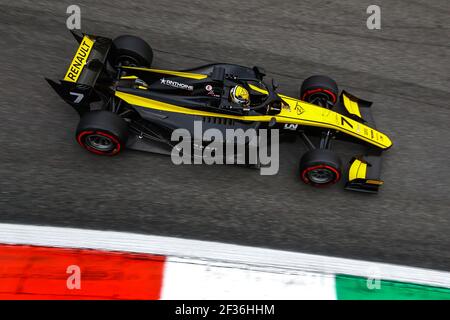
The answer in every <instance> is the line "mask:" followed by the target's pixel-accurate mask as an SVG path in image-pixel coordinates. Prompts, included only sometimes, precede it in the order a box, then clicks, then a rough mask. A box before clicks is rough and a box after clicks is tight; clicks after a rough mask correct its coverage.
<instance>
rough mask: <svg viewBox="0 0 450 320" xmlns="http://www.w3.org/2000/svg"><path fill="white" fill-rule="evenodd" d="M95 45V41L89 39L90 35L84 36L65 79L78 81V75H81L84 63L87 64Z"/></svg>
mask: <svg viewBox="0 0 450 320" xmlns="http://www.w3.org/2000/svg"><path fill="white" fill-rule="evenodd" d="M93 45H94V41H92V40H91V39H89V38H88V37H84V38H83V41H81V44H80V46H79V48H78V50H77V53H76V54H75V57H74V58H73V60H72V63H71V64H70V67H69V70H67V73H66V76H65V77H64V80H65V81H70V82H77V80H78V77H79V76H80V73H81V71H82V70H83V67H84V65H85V64H86V61H87V58H88V57H89V53H90V52H91V50H92V46H93Z"/></svg>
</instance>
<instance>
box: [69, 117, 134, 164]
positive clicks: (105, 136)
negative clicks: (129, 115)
mask: <svg viewBox="0 0 450 320" xmlns="http://www.w3.org/2000/svg"><path fill="white" fill-rule="evenodd" d="M76 139H77V142H78V143H79V144H80V145H81V146H82V147H83V148H85V149H86V150H88V151H90V152H92V153H95V154H99V155H107V156H113V155H116V154H118V153H119V152H121V151H122V150H123V149H124V147H125V144H126V142H127V139H128V126H127V123H126V122H125V121H124V120H123V119H122V118H121V117H119V116H118V115H117V114H115V113H112V112H109V111H105V110H96V111H91V112H87V113H85V114H84V115H83V116H82V117H81V119H80V122H79V123H78V127H77V132H76Z"/></svg>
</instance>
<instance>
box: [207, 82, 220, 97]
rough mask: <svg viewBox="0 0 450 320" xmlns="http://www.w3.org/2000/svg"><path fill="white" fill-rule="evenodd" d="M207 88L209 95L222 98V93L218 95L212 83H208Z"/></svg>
mask: <svg viewBox="0 0 450 320" xmlns="http://www.w3.org/2000/svg"><path fill="white" fill-rule="evenodd" d="M205 90H206V91H208V92H207V93H206V94H207V95H208V96H213V97H216V98H220V95H218V94H216V93H215V92H214V90H213V87H212V85H210V84H208V85H206V86H205Z"/></svg>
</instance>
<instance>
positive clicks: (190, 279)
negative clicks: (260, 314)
mask: <svg viewBox="0 0 450 320" xmlns="http://www.w3.org/2000/svg"><path fill="white" fill-rule="evenodd" d="M70 266H76V267H79V271H80V284H81V285H80V288H68V286H67V281H68V277H70V275H71V273H70V270H69V269H68V268H69V267H70ZM355 277H357V278H355ZM361 279H363V280H364V281H362V280H361ZM366 280H367V281H366ZM377 280H378V281H379V280H381V287H383V290H384V291H383V290H379V291H376V290H377V289H380V283H378V287H377ZM361 284H363V286H364V287H361V286H362V285H361ZM448 288H450V273H449V272H443V271H435V270H428V269H422V268H413V267H405V266H398V265H392V264H386V263H372V262H366V261H360V260H352V259H342V258H334V257H326V256H319V255H312V254H303V253H297V252H289V251H279V250H272V249H264V248H253V247H248V246H240V245H232V244H224V243H217V242H207V241H198V240H187V239H179V238H171V237H162V236H152V235H141V234H134V233H126V232H115V231H95V230H85V229H74V228H59V227H46V226H31V225H15V224H0V299H340V298H365V296H364V297H362V296H360V295H361V294H362V293H361V292H362V291H364V290H365V291H367V290H374V291H373V295H372V297H373V298H377V297H378V298H386V297H387V298H389V297H391V298H392V297H394V298H395V297H397V296H398V292H399V290H400V293H401V294H402V295H400V296H398V297H400V298H414V297H415V296H419V297H425V298H427V297H431V298H436V297H437V298H444V299H447V298H449V299H450V290H449V289H448ZM367 292H369V291H367ZM367 292H363V295H365V294H366V293H367ZM377 292H383V293H384V295H381V296H380V293H377ZM369 293H370V294H372V292H369ZM424 294H425V295H424Z"/></svg>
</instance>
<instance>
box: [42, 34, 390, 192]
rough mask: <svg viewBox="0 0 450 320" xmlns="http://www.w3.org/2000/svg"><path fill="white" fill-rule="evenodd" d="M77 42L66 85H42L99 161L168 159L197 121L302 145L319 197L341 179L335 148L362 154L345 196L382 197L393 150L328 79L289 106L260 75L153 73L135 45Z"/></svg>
mask: <svg viewBox="0 0 450 320" xmlns="http://www.w3.org/2000/svg"><path fill="white" fill-rule="evenodd" d="M72 34H73V36H74V37H75V39H76V40H77V41H78V43H79V47H78V50H77V52H76V54H75V56H74V58H73V60H72V63H71V64H70V66H69V68H68V70H67V72H66V74H65V76H64V79H63V80H61V81H58V82H56V81H53V80H50V79H46V80H47V81H48V83H49V84H50V85H51V86H52V87H53V89H54V90H55V91H56V92H57V93H58V94H59V96H60V97H61V98H62V99H64V100H65V101H66V102H67V103H68V104H70V105H71V106H72V107H73V108H74V109H75V110H76V111H77V112H78V114H79V115H80V122H79V124H78V127H77V130H76V140H77V142H78V143H79V144H80V145H81V146H82V147H83V148H85V149H86V150H88V151H90V152H92V153H94V154H98V155H109V156H112V155H117V154H119V153H120V152H122V151H123V150H124V149H126V148H129V149H135V150H142V151H150V152H157V153H163V154H168V155H170V154H171V152H173V148H174V141H172V133H173V132H174V130H176V129H180V128H182V129H185V130H187V131H188V132H192V133H194V132H193V131H194V130H195V129H194V123H195V122H197V121H200V122H201V123H202V125H203V129H205V130H207V129H210V128H214V129H217V130H220V131H221V132H226V130H227V129H242V130H246V129H267V130H269V131H271V130H279V132H280V134H283V135H295V136H297V137H300V138H301V139H302V140H303V142H304V143H305V145H306V147H307V151H306V152H305V153H304V154H303V156H302V157H301V159H300V170H299V177H300V179H301V180H302V181H303V182H305V183H306V184H310V185H312V186H318V187H321V186H327V185H331V184H334V183H336V182H337V181H339V180H340V179H341V176H342V163H341V160H340V157H339V156H338V155H337V154H336V153H335V152H334V151H332V150H331V148H332V146H333V143H332V142H333V141H334V140H335V139H339V140H346V141H350V142H354V143H357V144H360V145H363V146H364V147H365V148H366V152H365V153H364V154H361V155H355V156H354V157H353V158H352V159H351V160H350V164H349V167H348V173H347V174H346V185H345V188H346V189H349V190H354V191H362V192H370V193H376V192H377V191H378V189H379V187H380V185H382V184H383V181H382V180H381V179H380V172H381V153H382V152H383V151H384V150H387V149H389V148H390V147H391V146H392V142H391V140H390V139H389V137H388V136H387V135H386V134H384V133H382V132H380V131H378V130H377V129H376V126H375V122H374V120H373V117H372V115H371V104H372V103H371V102H369V101H365V100H362V99H360V98H357V97H356V96H354V95H352V94H350V93H348V92H346V91H342V92H340V93H339V91H338V87H337V85H336V82H335V81H334V80H332V79H331V78H329V77H327V76H321V75H316V76H311V77H309V78H307V79H306V80H304V82H303V83H302V85H301V87H300V95H299V96H298V97H288V96H286V95H283V94H280V93H278V91H277V85H276V84H275V83H274V81H272V82H271V83H266V81H265V80H264V79H265V76H266V75H265V72H264V70H263V69H262V68H260V67H244V66H240V65H235V64H227V63H214V64H208V65H202V66H199V67H196V68H193V69H189V70H182V71H178V70H177V71H175V70H162V69H154V68H152V60H153V50H152V48H151V47H150V45H149V44H148V43H147V42H145V41H144V40H143V39H141V38H139V37H135V36H129V35H124V36H119V37H117V38H115V39H114V40H112V39H109V38H106V37H101V36H95V35H89V34H81V33H78V32H72ZM224 143H229V141H225V142H224ZM232 143H235V142H232ZM243 143H244V144H246V143H249V141H247V140H244V142H243ZM205 145H206V146H207V141H204V142H202V145H201V146H198V145H197V146H193V148H196V147H197V148H204V147H205Z"/></svg>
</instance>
